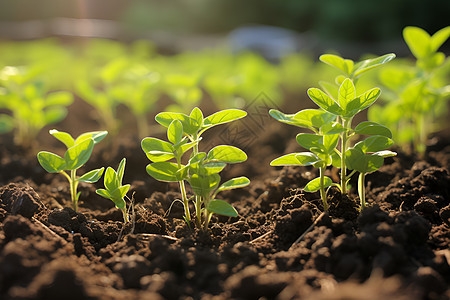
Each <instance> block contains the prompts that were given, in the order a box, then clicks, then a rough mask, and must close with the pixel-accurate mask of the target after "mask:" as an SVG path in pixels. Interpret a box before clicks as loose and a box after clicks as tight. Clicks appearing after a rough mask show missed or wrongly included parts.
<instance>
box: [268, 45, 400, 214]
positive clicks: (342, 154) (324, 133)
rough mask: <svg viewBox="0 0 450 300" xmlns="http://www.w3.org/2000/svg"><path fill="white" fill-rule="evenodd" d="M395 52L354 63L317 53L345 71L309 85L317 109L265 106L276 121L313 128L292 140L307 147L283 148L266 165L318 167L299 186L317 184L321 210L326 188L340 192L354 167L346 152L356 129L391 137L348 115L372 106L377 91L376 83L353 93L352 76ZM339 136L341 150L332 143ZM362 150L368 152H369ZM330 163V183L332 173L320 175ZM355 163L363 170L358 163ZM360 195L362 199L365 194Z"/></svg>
mask: <svg viewBox="0 0 450 300" xmlns="http://www.w3.org/2000/svg"><path fill="white" fill-rule="evenodd" d="M394 57H395V55H394V54H387V55H384V56H381V57H378V58H374V59H369V60H365V61H362V62H359V63H357V64H355V63H354V62H353V61H351V60H348V59H343V58H341V57H339V56H336V55H330V54H325V55H322V56H321V57H320V59H321V60H322V61H323V62H325V63H327V64H330V65H332V66H334V67H336V68H337V69H339V70H341V71H342V72H343V73H344V75H345V76H344V75H341V76H338V77H337V78H336V83H338V87H337V88H336V87H335V85H334V84H330V83H322V86H323V87H324V89H325V92H324V91H322V90H321V89H318V88H310V89H308V96H309V97H310V98H311V100H312V101H313V102H314V103H316V104H317V105H318V106H319V107H320V108H321V109H320V110H319V109H306V110H302V111H300V112H298V113H296V114H284V113H282V112H280V111H277V110H273V109H272V110H270V112H269V113H270V115H271V116H272V117H274V118H275V119H276V120H278V121H280V122H283V123H287V124H290V125H295V126H298V127H303V128H307V129H310V130H312V131H313V132H314V134H310V133H300V134H298V135H297V138H296V140H297V143H298V144H299V145H301V146H302V147H304V148H306V149H308V150H309V151H310V152H300V153H291V154H287V155H284V156H282V157H279V158H277V159H275V160H273V161H272V162H271V165H273V166H286V165H303V166H307V165H312V166H314V167H317V168H319V171H320V172H319V177H318V178H316V179H313V180H312V181H310V182H309V183H308V184H307V185H306V187H305V189H304V190H305V191H308V192H315V191H318V190H320V195H321V199H322V203H323V207H324V209H325V210H327V209H328V203H327V195H326V194H327V193H326V190H325V189H326V188H329V187H331V186H337V187H338V188H339V189H340V190H341V192H342V194H346V193H347V185H348V181H349V180H350V178H351V176H352V175H353V174H354V173H355V172H356V169H353V168H350V167H349V166H347V159H346V156H347V153H348V151H349V150H352V149H353V148H351V147H350V143H349V141H350V138H351V137H352V136H354V135H355V134H359V135H374V136H376V137H377V139H376V141H379V139H378V138H387V139H390V138H391V137H392V134H391V132H390V130H389V129H388V128H387V127H385V126H383V125H380V124H378V123H375V122H369V121H366V122H361V123H360V124H358V125H357V126H356V127H355V128H354V129H353V128H352V120H353V118H354V116H355V115H356V114H357V113H359V112H361V111H362V110H364V109H366V108H368V107H369V106H371V105H372V104H373V103H374V102H375V101H376V100H377V98H378V97H379V95H380V93H381V90H380V89H379V88H372V89H370V90H368V91H365V92H363V93H361V94H360V95H359V96H357V92H356V87H355V84H354V82H353V80H356V79H358V78H359V76H360V75H361V74H362V73H363V72H365V71H368V70H370V69H372V68H374V67H376V66H378V65H381V64H383V63H386V62H388V61H390V60H391V59H393V58H394ZM339 140H340V144H341V145H340V151H339V150H338V148H337V146H338V143H339ZM355 151H357V150H355ZM367 152H370V151H367ZM355 153H359V152H355ZM364 154H367V155H369V153H364ZM385 154H386V153H385ZM380 155H382V154H380V153H378V154H373V157H378V156H380ZM386 155H387V154H386ZM377 162H379V161H377ZM382 162H383V161H381V163H382ZM351 163H354V161H353V160H352V161H351ZM330 165H333V166H335V167H337V168H340V169H341V176H340V177H341V178H340V179H341V181H340V184H336V183H333V182H332V180H331V178H328V177H326V176H324V172H325V169H326V167H327V166H330ZM353 165H354V164H353ZM353 165H352V166H353ZM380 166H381V165H380ZM348 168H349V169H352V170H353V171H352V172H351V173H350V174H347V169H348ZM378 168H379V167H378ZM378 168H376V169H378ZM359 169H361V170H362V168H359ZM368 172H372V169H369V168H366V169H364V171H363V172H362V173H363V174H366V173H368ZM362 181H363V182H364V175H362ZM362 187H364V185H362ZM363 192H364V190H362V192H361V195H362V196H363V197H364V195H363ZM362 201H363V202H364V203H365V198H363V199H362Z"/></svg>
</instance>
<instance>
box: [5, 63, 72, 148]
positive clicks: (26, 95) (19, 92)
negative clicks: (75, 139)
mask: <svg viewBox="0 0 450 300" xmlns="http://www.w3.org/2000/svg"><path fill="white" fill-rule="evenodd" d="M0 85H1V86H3V87H0V108H5V109H7V110H8V111H10V114H0V133H6V132H10V131H12V130H15V134H14V141H15V143H16V144H18V145H22V146H25V147H32V146H33V141H35V139H36V136H37V135H38V133H39V132H40V131H41V130H42V128H44V127H45V126H47V125H50V124H54V123H57V122H59V121H61V120H63V119H64V118H65V117H66V115H67V108H66V107H67V106H69V105H70V104H71V103H72V102H73V96H72V94H71V93H69V92H66V91H57V92H51V93H49V92H48V90H49V88H48V87H47V85H45V84H44V83H43V82H41V81H36V80H35V79H33V74H31V73H30V72H28V71H27V70H26V69H24V68H16V67H10V66H8V67H5V68H3V69H2V70H1V71H0Z"/></svg>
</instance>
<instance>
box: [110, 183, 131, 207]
mask: <svg viewBox="0 0 450 300" xmlns="http://www.w3.org/2000/svg"><path fill="white" fill-rule="evenodd" d="M129 189H130V185H129V184H127V185H124V186H120V187H118V188H117V189H115V190H113V191H108V192H109V194H110V195H111V198H110V199H111V200H112V201H113V202H114V203H115V204H116V207H117V208H120V209H122V208H124V207H125V205H126V203H125V201H123V198H124V197H125V195H126V194H127V192H128V190H129ZM118 204H119V205H118ZM122 205H123V206H122Z"/></svg>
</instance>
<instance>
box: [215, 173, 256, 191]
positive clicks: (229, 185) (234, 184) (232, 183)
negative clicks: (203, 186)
mask: <svg viewBox="0 0 450 300" xmlns="http://www.w3.org/2000/svg"><path fill="white" fill-rule="evenodd" d="M249 184H250V179H248V178H247V177H245V176H242V177H236V178H232V179H230V180H228V181H226V182H224V183H222V184H221V185H220V186H219V188H218V189H217V191H216V193H218V192H221V191H225V190H232V189H237V188H242V187H245V186H247V185H249Z"/></svg>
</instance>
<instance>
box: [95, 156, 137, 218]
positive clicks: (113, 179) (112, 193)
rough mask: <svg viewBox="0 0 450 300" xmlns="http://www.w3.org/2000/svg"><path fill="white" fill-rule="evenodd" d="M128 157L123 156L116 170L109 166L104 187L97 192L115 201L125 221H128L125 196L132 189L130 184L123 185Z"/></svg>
mask: <svg viewBox="0 0 450 300" xmlns="http://www.w3.org/2000/svg"><path fill="white" fill-rule="evenodd" d="M125 163H126V159H125V158H123V159H122V161H121V162H120V164H119V167H118V168H117V171H115V170H114V169H113V168H111V167H108V168H107V169H106V172H105V177H104V185H105V188H104V189H97V190H96V191H95V192H96V193H97V194H99V195H100V196H102V197H104V198H106V199H109V200H111V201H112V202H114V204H115V205H116V207H117V208H118V209H120V210H121V211H122V216H123V222H124V223H127V222H128V213H127V211H128V210H127V203H126V202H125V199H124V198H125V196H126V194H127V192H128V190H129V189H130V185H129V184H126V185H122V179H123V175H124V172H125Z"/></svg>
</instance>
